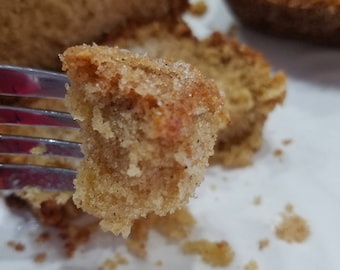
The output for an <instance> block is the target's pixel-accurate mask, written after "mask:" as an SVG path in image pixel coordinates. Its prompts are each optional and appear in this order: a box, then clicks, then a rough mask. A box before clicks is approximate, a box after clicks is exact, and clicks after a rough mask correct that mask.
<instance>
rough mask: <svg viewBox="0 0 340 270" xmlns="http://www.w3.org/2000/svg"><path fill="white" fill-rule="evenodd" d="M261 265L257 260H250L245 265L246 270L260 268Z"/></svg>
mask: <svg viewBox="0 0 340 270" xmlns="http://www.w3.org/2000/svg"><path fill="white" fill-rule="evenodd" d="M258 269H259V267H258V265H257V262H256V261H255V260H250V261H249V262H248V263H247V264H246V265H245V266H244V270H258Z"/></svg>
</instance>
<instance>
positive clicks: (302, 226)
mask: <svg viewBox="0 0 340 270" xmlns="http://www.w3.org/2000/svg"><path fill="white" fill-rule="evenodd" d="M281 216H282V222H281V223H280V224H279V225H278V226H276V230H275V234H276V236H277V238H279V239H281V240H283V241H286V242H287V243H292V242H295V243H302V242H304V241H306V240H307V239H308V237H309V235H310V227H309V225H308V223H307V221H306V220H305V219H304V218H303V217H301V216H300V215H297V214H295V213H294V208H293V205H292V204H287V206H286V209H285V212H284V213H282V215H281Z"/></svg>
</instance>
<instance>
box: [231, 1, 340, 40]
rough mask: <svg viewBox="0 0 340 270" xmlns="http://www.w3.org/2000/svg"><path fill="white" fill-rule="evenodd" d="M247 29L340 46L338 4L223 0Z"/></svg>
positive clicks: (335, 2) (339, 11) (337, 2)
mask: <svg viewBox="0 0 340 270" xmlns="http://www.w3.org/2000/svg"><path fill="white" fill-rule="evenodd" d="M226 2H227V3H228V4H229V5H230V7H231V9H232V11H233V12H234V13H235V15H236V16H237V17H238V18H239V19H240V20H241V21H242V22H243V23H245V24H246V25H248V26H249V27H252V28H255V29H257V30H260V31H264V32H268V33H271V34H275V35H280V36H284V37H290V38H298V39H304V40H309V41H313V42H317V43H323V44H327V45H336V46H339V45H340V1H339V0H226Z"/></svg>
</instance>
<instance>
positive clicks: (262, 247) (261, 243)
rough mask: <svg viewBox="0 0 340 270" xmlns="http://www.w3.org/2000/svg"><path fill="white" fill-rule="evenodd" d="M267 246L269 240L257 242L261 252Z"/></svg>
mask: <svg viewBox="0 0 340 270" xmlns="http://www.w3.org/2000/svg"><path fill="white" fill-rule="evenodd" d="M268 246H269V239H268V238H264V239H261V240H260V241H259V250H263V249H265V248H266V247H268Z"/></svg>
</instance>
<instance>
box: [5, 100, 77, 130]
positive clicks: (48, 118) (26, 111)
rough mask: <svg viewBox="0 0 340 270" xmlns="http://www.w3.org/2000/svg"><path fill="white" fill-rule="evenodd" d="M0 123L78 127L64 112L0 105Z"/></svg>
mask: <svg viewBox="0 0 340 270" xmlns="http://www.w3.org/2000/svg"><path fill="white" fill-rule="evenodd" d="M0 124H10V125H35V126H50V127H71V128H78V127H79V126H78V124H77V123H76V122H75V121H74V120H73V118H72V116H71V115H70V114H68V113H64V112H56V111H49V110H39V109H31V108H22V107H14V106H6V105H0Z"/></svg>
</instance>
